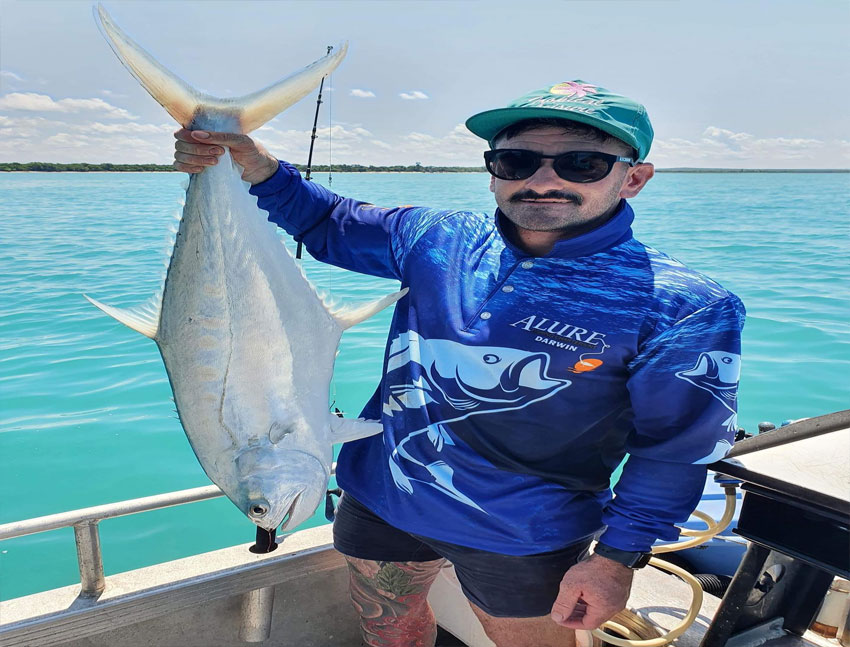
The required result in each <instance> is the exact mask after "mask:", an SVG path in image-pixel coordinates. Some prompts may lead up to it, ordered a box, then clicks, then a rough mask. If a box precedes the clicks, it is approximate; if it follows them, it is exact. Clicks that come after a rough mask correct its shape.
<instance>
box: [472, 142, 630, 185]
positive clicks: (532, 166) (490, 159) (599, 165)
mask: <svg viewBox="0 0 850 647" xmlns="http://www.w3.org/2000/svg"><path fill="white" fill-rule="evenodd" d="M544 159H550V160H552V168H553V169H554V170H555V173H557V174H558V177H560V178H561V179H562V180H566V181H567V182H578V183H586V182H598V181H599V180H601V179H602V178H604V177H605V176H607V175H608V174H609V173H610V172H611V169H612V168H614V164H616V163H617V162H626V163H627V164H628V165H629V166H634V163H635V160H634V159H632V158H631V157H621V156H620V155H611V154H610V153H598V152H596V151H570V152H569V153H561V154H560V155H541V154H540V153H535V152H534V151H527V150H523V149H520V148H498V149H496V150H491V151H486V152H485V153H484V164H485V165H486V166H487V170H488V171H489V172H490V175H493V176H495V177H497V178H499V179H500V180H525V179H526V178H530V177H531V176H532V175H534V174H535V173H536V172H537V169H539V168H540V163H541V161H542V160H544Z"/></svg>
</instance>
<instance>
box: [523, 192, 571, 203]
mask: <svg viewBox="0 0 850 647" xmlns="http://www.w3.org/2000/svg"><path fill="white" fill-rule="evenodd" d="M520 200H570V201H571V202H575V203H576V204H577V205H580V204H581V203H582V202H583V199H582V197H581V196H580V195H578V194H577V193H570V192H569V191H548V192H546V193H543V194H540V193H535V192H534V191H518V192H517V193H514V194H513V195H512V196H511V198H510V202H519V201H520Z"/></svg>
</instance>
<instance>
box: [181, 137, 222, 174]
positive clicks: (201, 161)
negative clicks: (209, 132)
mask: <svg viewBox="0 0 850 647" xmlns="http://www.w3.org/2000/svg"><path fill="white" fill-rule="evenodd" d="M193 134H194V133H193V132H192V131H189V130H186V129H185V128H181V129H180V130H178V131H177V132H176V133H174V138H175V139H176V140H177V141H176V142H175V144H174V164H173V166H174V168H175V169H177V170H178V171H183V172H185V173H200V172H201V171H203V170H204V169H205V168H206V167H208V166H215V165H216V164H218V157H219V156H220V155H224V150H225V149H224V148H223V147H222V146H218V145H212V144H201V143H198V140H197V139H196V138H195V137H194V136H193Z"/></svg>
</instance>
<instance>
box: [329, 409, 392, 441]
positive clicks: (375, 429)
mask: <svg viewBox="0 0 850 647" xmlns="http://www.w3.org/2000/svg"><path fill="white" fill-rule="evenodd" d="M328 417H329V418H330V424H331V429H332V430H333V436H332V437H331V440H332V441H333V442H334V443H347V442H349V441H351V440H359V439H360V438H366V437H368V436H374V435H375V434H379V433H381V432H382V431H383V430H384V428H383V427H382V426H381V423H379V422H376V421H374V420H363V419H362V418H340V417H339V416H337V415H335V414H329V415H328Z"/></svg>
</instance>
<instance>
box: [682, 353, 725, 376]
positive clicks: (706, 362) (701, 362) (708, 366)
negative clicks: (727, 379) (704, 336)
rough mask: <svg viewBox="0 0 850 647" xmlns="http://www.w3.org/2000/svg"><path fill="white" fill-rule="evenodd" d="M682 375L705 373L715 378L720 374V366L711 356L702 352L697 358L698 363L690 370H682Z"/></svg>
mask: <svg viewBox="0 0 850 647" xmlns="http://www.w3.org/2000/svg"><path fill="white" fill-rule="evenodd" d="M681 375H684V376H687V377H698V376H700V375H704V376H705V377H707V378H708V379H710V380H713V379H716V378H718V377H719V376H720V367H719V365H718V364H717V362H715V361H714V360H713V359H711V357H709V356H708V355H706V354H705V353H702V354H701V355H700V356H699V359H698V360H697V365H696V366H694V367H693V368H692V369H691V370H689V371H682V372H681Z"/></svg>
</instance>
